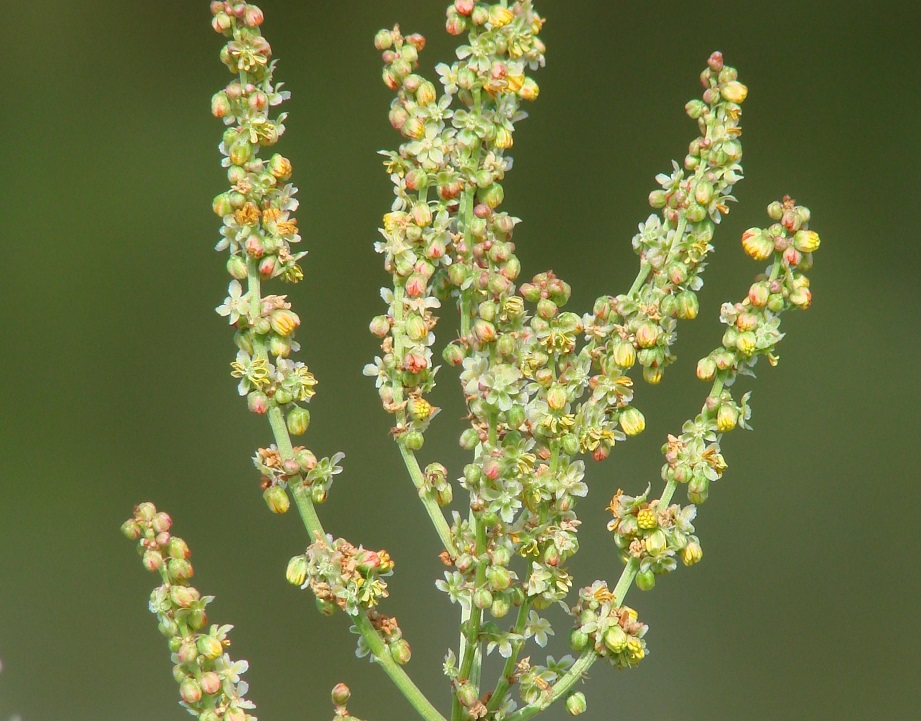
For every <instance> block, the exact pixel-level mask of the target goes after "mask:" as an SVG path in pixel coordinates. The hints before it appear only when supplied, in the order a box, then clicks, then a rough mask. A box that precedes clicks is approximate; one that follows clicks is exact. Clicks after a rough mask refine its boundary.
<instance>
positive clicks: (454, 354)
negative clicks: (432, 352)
mask: <svg viewBox="0 0 921 721" xmlns="http://www.w3.org/2000/svg"><path fill="white" fill-rule="evenodd" d="M441 357H442V358H444V361H445V363H447V364H448V365H452V366H459V365H460V364H461V363H463V362H464V358H465V357H466V353H464V349H463V348H462V347H461V346H460V345H459V344H457V343H451V344H449V345H447V346H445V349H444V350H443V351H442V352H441Z"/></svg>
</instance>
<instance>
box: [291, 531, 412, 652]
mask: <svg viewBox="0 0 921 721" xmlns="http://www.w3.org/2000/svg"><path fill="white" fill-rule="evenodd" d="M393 566H394V563H393V559H392V558H390V554H389V553H387V551H384V550H380V551H371V550H369V549H366V548H363V547H361V546H357V547H356V546H354V545H352V544H351V543H349V542H348V541H346V540H345V539H344V538H336V539H333V537H332V536H329V535H327V536H326V537H322V536H319V537H318V538H317V540H316V541H314V542H313V543H312V544H311V545H310V546H309V547H308V548H307V551H306V552H305V553H303V554H300V555H297V556H294V557H293V558H292V559H291V560H290V561H289V562H288V570H287V571H286V573H285V575H286V577H287V579H288V582H289V583H292V584H294V585H295V586H300V587H301V588H308V587H309V588H310V590H311V591H313V594H314V596H315V598H316V602H317V608H318V609H319V611H320V613H322V614H323V615H324V616H329V615H331V614H333V613H334V612H335V611H336V609H337V608H339V609H341V610H342V611H344V612H345V613H347V614H348V615H349V616H353V617H355V616H358V615H359V614H364V615H366V616H367V617H368V619H369V620H370V623H371V625H372V626H373V628H374V630H375V631H376V632H377V633H378V634H379V635H380V637H381V639H382V641H383V643H385V644H386V647H387V648H388V649H389V651H390V655H391V657H392V658H393V660H394V661H396V662H397V663H398V664H400V665H404V664H406V663H408V662H409V659H410V656H411V651H410V647H409V643H408V642H407V641H406V639H404V638H403V632H402V631H401V630H400V627H399V625H398V624H397V620H396V619H395V618H393V617H389V616H384V615H383V614H381V613H378V612H377V611H376V610H375V607H376V606H377V604H378V602H379V601H380V599H382V598H386V597H387V596H388V595H389V592H388V591H387V583H386V581H384V580H383V579H384V578H385V577H387V576H390V575H392V574H393ZM352 631H353V632H355V633H356V634H359V635H363V634H361V631H360V629H358V628H357V627H355V626H353V627H352ZM370 650H371V649H370V648H369V647H368V643H367V639H365V638H360V639H359V641H358V651H357V655H358V656H365V655H367V654H368V653H369V652H370Z"/></svg>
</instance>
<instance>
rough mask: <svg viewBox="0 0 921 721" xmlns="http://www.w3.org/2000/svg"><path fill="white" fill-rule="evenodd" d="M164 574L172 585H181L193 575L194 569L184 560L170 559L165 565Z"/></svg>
mask: <svg viewBox="0 0 921 721" xmlns="http://www.w3.org/2000/svg"><path fill="white" fill-rule="evenodd" d="M166 574H167V576H169V579H170V580H171V581H172V582H173V583H182V582H184V581H188V580H189V579H190V578H192V576H194V575H195V569H194V568H192V564H191V563H189V562H188V561H187V560H186V559H184V558H171V559H170V560H169V561H167V563H166Z"/></svg>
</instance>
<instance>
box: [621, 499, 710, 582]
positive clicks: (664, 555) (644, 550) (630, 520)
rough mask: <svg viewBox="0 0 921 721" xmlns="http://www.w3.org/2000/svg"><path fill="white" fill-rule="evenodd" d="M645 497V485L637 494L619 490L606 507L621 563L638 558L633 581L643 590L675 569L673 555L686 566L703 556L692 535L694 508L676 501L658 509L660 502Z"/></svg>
mask: <svg viewBox="0 0 921 721" xmlns="http://www.w3.org/2000/svg"><path fill="white" fill-rule="evenodd" d="M648 496H649V489H648V488H647V489H646V492H645V493H643V494H642V495H639V496H636V497H634V496H628V495H626V494H625V493H624V492H623V491H620V490H618V492H617V493H616V494H615V495H614V498H613V499H611V503H610V505H609V506H608V510H609V511H610V512H611V514H612V515H613V516H614V518H613V519H612V520H611V521H610V522H608V530H609V531H611V532H612V533H613V534H614V542H615V543H616V544H617V548H618V549H619V550H620V554H621V558H622V559H623V560H624V562H625V563H626V562H627V561H628V560H630V559H636V560H638V561H639V566H638V571H639V572H638V573H637V576H636V583H637V586H638V587H639V588H640V589H641V590H643V591H648V590H649V589H651V588H652V587H653V586H655V583H656V578H655V577H656V576H658V575H662V574H665V573H670V572H671V571H674V570H675V568H676V567H677V565H678V564H677V561H676V560H675V557H676V556H678V557H680V558H681V560H682V562H683V563H684V565H685V566H691V565H693V564H695V563H697V562H698V561H699V560H700V559H701V558H702V557H703V551H702V550H701V548H700V539H698V538H697V536H695V535H694V526H693V525H692V524H691V521H693V520H694V517H695V516H696V515H697V508H696V507H695V506H693V505H691V506H685V507H684V508H682V507H681V506H678V505H677V504H672V505H670V506H668V507H665V508H660V505H661V504H660V503H659V501H658V500H653V501H648V500H647V497H648Z"/></svg>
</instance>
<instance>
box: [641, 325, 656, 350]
mask: <svg viewBox="0 0 921 721" xmlns="http://www.w3.org/2000/svg"><path fill="white" fill-rule="evenodd" d="M658 340H659V326H657V325H656V324H655V323H653V322H651V321H648V320H647V321H644V322H642V323H641V324H640V327H639V328H637V329H636V344H637V345H638V346H639V347H640V348H652V346H654V345H655V344H656V341H658Z"/></svg>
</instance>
